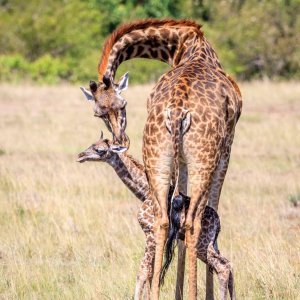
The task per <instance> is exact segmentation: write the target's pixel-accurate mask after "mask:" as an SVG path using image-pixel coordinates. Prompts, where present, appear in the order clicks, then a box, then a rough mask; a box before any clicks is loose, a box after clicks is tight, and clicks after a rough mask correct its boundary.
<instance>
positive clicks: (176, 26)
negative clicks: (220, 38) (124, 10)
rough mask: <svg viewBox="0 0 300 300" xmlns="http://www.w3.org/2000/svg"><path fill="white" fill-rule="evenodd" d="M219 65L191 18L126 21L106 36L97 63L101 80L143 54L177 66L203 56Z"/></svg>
mask: <svg viewBox="0 0 300 300" xmlns="http://www.w3.org/2000/svg"><path fill="white" fill-rule="evenodd" d="M201 54H203V55H202V60H204V61H207V62H208V63H210V64H212V65H214V66H215V67H219V68H221V66H220V63H219V61H218V58H217V56H216V54H215V51H214V50H213V49H212V47H211V46H210V44H209V43H208V42H207V41H206V39H205V38H204V36H203V33H202V31H201V30H200V26H199V25H197V24H196V23H194V22H192V21H176V20H165V21H164V20H162V21H160V20H146V21H143V22H137V23H134V24H127V25H123V26H121V27H119V28H117V29H116V31H115V32H113V33H112V34H111V35H110V36H109V38H108V39H107V41H106V43H105V45H104V48H103V53H102V57H101V59H100V62H99V65H98V76H99V81H103V77H107V78H110V77H113V78H114V76H115V73H116V70H117V68H118V66H119V65H120V64H121V63H122V62H124V61H126V60H129V59H133V58H137V57H142V58H149V59H155V60H160V61H162V62H165V63H167V64H169V65H170V66H172V67H176V66H177V65H180V64H182V63H184V62H185V61H187V60H191V59H197V58H198V59H201V58H200V55H201Z"/></svg>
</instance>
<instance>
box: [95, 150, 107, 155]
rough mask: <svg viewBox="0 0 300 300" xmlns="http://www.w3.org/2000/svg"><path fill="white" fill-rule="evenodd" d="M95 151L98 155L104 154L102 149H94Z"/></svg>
mask: <svg viewBox="0 0 300 300" xmlns="http://www.w3.org/2000/svg"><path fill="white" fill-rule="evenodd" d="M95 150H96V152H97V153H98V154H100V155H103V154H105V152H106V151H105V150H103V149H95Z"/></svg>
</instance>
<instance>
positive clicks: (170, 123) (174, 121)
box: [166, 108, 191, 199]
mask: <svg viewBox="0 0 300 300" xmlns="http://www.w3.org/2000/svg"><path fill="white" fill-rule="evenodd" d="M190 125H191V114H190V112H189V111H188V110H187V109H184V108H177V109H172V108H167V110H166V127H167V130H168V131H169V133H170V134H171V137H172V144H173V154H174V168H173V175H174V178H173V185H174V186H175V188H174V192H173V196H172V198H171V199H173V198H174V195H176V194H177V195H178V194H179V192H178V179H179V148H180V143H181V139H182V137H183V135H184V134H185V133H186V132H187V131H188V129H189V128H190Z"/></svg>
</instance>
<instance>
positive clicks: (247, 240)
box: [0, 82, 300, 299]
mask: <svg viewBox="0 0 300 300" xmlns="http://www.w3.org/2000/svg"><path fill="white" fill-rule="evenodd" d="M150 89H151V87H150V86H133V87H131V88H130V89H129V91H128V92H127V94H126V98H127V99H128V134H129V136H130V137H131V149H130V152H131V153H132V154H133V155H135V156H136V157H139V158H141V144H142V141H141V137H142V131H143V126H144V122H145V116H146V97H147V95H148V94H149V92H150ZM241 90H242V93H243V96H244V110H243V115H242V117H241V120H240V122H239V124H238V126H237V132H236V138H235V141H234V146H233V153H232V159H231V164H230V168H229V171H228V175H227V178H226V182H225V186H224V189H223V193H222V196H221V202H220V203H221V204H220V210H219V213H220V217H221V222H222V232H221V234H220V240H219V245H220V249H221V251H222V252H223V253H224V255H226V256H227V257H228V258H229V259H230V260H231V261H232V262H233V265H234V269H235V277H236V288H237V295H238V298H240V299H299V294H300V288H299V287H300V278H299V274H300V257H299V249H300V236H299V229H300V223H299V219H300V206H299V199H300V198H299V197H300V196H299V195H300V186H299V182H300V174H299V167H300V152H299V149H300V137H299V132H300V106H299V98H300V85H299V83H271V82H254V83H249V84H243V85H241ZM0 95H1V96H0V130H1V136H0V199H1V201H0V272H1V275H0V298H1V299H132V295H133V291H134V284H135V275H136V272H137V270H138V266H139V261H140V258H141V256H142V253H143V247H144V238H143V233H142V231H141V230H140V228H139V226H138V223H137V220H136V212H137V209H138V206H139V202H138V201H137V200H136V199H135V198H134V197H133V196H132V195H131V194H130V192H128V191H127V190H126V188H125V187H124V186H123V184H122V183H121V182H120V180H119V179H118V178H117V176H116V175H115V174H114V172H113V170H112V169H111V168H110V167H109V166H107V165H104V164H100V163H99V164H97V163H85V164H78V163H76V155H77V153H78V152H79V151H81V150H83V149H85V148H86V147H88V146H89V145H90V144H91V143H92V142H94V141H96V140H97V138H98V135H99V132H100V127H102V128H104V125H103V124H102V123H101V121H100V120H97V119H95V118H93V117H92V105H91V104H88V103H86V102H85V100H84V97H83V96H82V95H81V94H80V90H79V88H77V87H71V86H59V87H32V86H9V85H1V86H0ZM105 132H106V135H107V136H108V133H107V131H105ZM199 265H201V269H200V270H199V280H198V282H199V293H200V295H201V297H200V298H203V293H204V268H203V267H202V264H201V263H199ZM216 286H217V284H216ZM173 289H174V264H173V268H172V269H171V272H170V273H169V275H168V276H167V281H166V285H165V287H164V288H163V292H162V299H173Z"/></svg>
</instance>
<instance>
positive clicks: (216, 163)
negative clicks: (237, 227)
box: [84, 19, 242, 299]
mask: <svg viewBox="0 0 300 300" xmlns="http://www.w3.org/2000/svg"><path fill="white" fill-rule="evenodd" d="M135 57H144V58H150V59H157V60H161V61H164V62H166V63H168V64H169V65H171V66H172V69H171V70H170V71H168V72H167V73H166V74H164V75H163V76H162V77H161V78H160V80H159V81H158V83H157V84H156V86H155V88H154V90H153V91H152V93H151V95H150V97H149V98H148V103H147V109H148V118H147V122H146V126H145V130H144V138H143V159H144V165H145V169H146V173H147V178H148V181H149V185H150V190H151V192H152V194H153V196H154V199H156V201H157V203H156V204H157V205H156V206H157V211H156V226H155V236H156V253H155V265H154V275H153V281H152V299H158V298H159V279H160V273H161V267H162V260H163V250H164V245H165V241H166V234H167V230H168V224H169V221H168V215H167V196H168V191H169V187H170V181H171V177H172V174H175V176H174V178H175V179H174V180H173V181H174V184H175V185H176V193H178V192H183V193H185V192H186V189H187V179H188V190H189V195H190V197H191V201H190V206H189V209H188V213H187V218H186V222H185V229H186V244H187V247H188V261H189V281H188V285H189V299H196V297H197V263H196V262H197V260H196V258H197V255H196V245H197V240H198V237H199V234H200V232H201V223H200V222H199V220H201V218H202V215H203V212H204V208H205V206H206V204H207V202H209V205H210V206H212V207H213V208H214V209H216V210H217V208H218V203H219V196H220V192H221V188H222V185H223V181H224V177H225V174H226V171H227V167H228V163H229V157H230V150H231V144H232V141H233V136H234V130H235V125H236V123H237V121H238V118H239V116H240V113H241V107H242V100H241V94H240V91H239V88H238V86H237V85H236V83H235V82H234V81H233V80H232V79H231V78H230V77H229V76H227V75H226V73H225V72H224V71H223V69H222V67H221V65H220V63H219V61H218V58H217V55H216V53H215V51H214V50H213V49H212V47H211V46H210V44H209V43H208V41H207V40H206V38H205V37H204V35H203V32H202V31H201V29H200V26H199V25H198V24H196V23H194V22H193V21H188V20H152V19H150V20H144V21H138V22H135V23H131V24H125V25H122V26H120V27H119V28H117V29H116V30H115V31H114V32H113V33H112V34H111V35H110V36H109V38H108V39H107V41H106V43H105V45H104V48H103V53H102V57H101V59H100V63H99V65H98V75H99V76H98V83H96V82H93V81H91V82H90V90H91V93H89V91H87V90H84V92H85V94H86V95H87V97H89V98H90V99H93V100H94V101H95V108H94V111H95V115H96V116H98V117H102V118H103V119H104V120H105V122H106V124H107V126H108V128H109V129H110V130H111V131H112V132H113V134H114V138H115V140H118V141H119V142H121V143H122V142H123V141H124V137H125V140H126V135H125V133H124V130H125V126H126V116H125V106H126V101H125V100H124V99H123V98H122V97H121V96H120V92H121V90H122V89H123V88H126V86H127V76H126V75H125V77H123V78H122V79H121V82H120V83H119V84H117V85H116V84H114V82H113V79H114V76H115V73H116V70H117V68H118V66H119V65H120V64H121V63H122V62H123V61H125V60H129V59H132V58H135ZM170 133H171V134H170ZM183 134H184V135H183ZM208 279H209V283H208V285H209V286H212V278H211V277H210V276H208ZM209 290H210V292H212V291H211V290H212V289H209ZM181 292H182V287H181ZM210 297H213V296H212V295H210Z"/></svg>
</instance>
